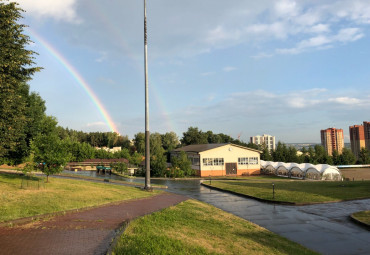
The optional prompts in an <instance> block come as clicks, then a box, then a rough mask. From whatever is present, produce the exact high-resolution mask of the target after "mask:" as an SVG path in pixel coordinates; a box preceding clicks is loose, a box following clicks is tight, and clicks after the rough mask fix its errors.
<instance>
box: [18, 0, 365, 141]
mask: <svg viewBox="0 0 370 255" xmlns="http://www.w3.org/2000/svg"><path fill="white" fill-rule="evenodd" d="M147 1H148V3H147V15H148V44H149V46H148V59H149V64H148V68H149V88H150V95H149V104H150V131H151V132H159V133H165V132H169V131H175V132H176V133H177V134H178V135H179V136H180V137H181V136H182V133H183V132H185V131H186V130H187V128H188V127H189V126H196V127H199V128H200V129H201V130H203V131H207V130H212V131H213V132H215V133H221V132H222V133H225V134H228V135H230V136H232V137H234V138H237V137H238V135H239V134H241V136H240V138H241V140H244V141H249V137H250V136H254V135H258V134H260V135H261V134H265V133H267V134H271V135H275V136H276V139H277V140H280V141H282V142H286V143H294V142H320V129H326V128H329V127H336V128H342V129H343V130H344V134H345V140H346V141H348V140H349V136H348V127H349V126H350V125H354V124H361V123H362V121H365V120H366V121H369V117H370V115H369V109H370V93H369V92H370V72H369V66H370V40H369V35H370V1H369V0H348V1H347V0H342V1H340V0H337V1H332V0H320V1H318V0H311V1H304V0H303V1H292V0H281V1H272V0H271V1H267V0H261V1H245V0H232V1H221V0H220V1H215V0H202V1H199V0H186V1H178V0H147ZM19 2H20V4H21V7H22V8H23V9H25V10H26V13H24V20H23V21H22V22H24V23H25V24H27V25H28V26H29V27H30V29H31V31H29V32H28V33H29V34H30V36H31V39H32V40H33V41H34V42H35V43H34V44H32V45H30V48H31V49H32V50H34V51H36V52H38V53H39V55H38V56H37V57H36V62H37V64H38V65H39V66H42V67H43V68H44V69H43V70H42V71H41V72H40V73H38V74H36V75H35V76H34V79H33V80H32V81H31V82H30V86H31V89H32V90H33V91H37V92H38V93H39V94H40V95H41V96H42V97H43V99H44V100H45V101H46V106H47V113H48V114H50V115H53V116H55V117H56V118H57V119H58V121H59V124H60V125H61V126H64V127H69V128H72V129H76V130H84V131H109V126H108V124H107V122H106V121H105V119H104V118H103V116H102V114H101V113H100V112H99V109H98V108H97V107H96V106H95V105H94V103H93V102H92V100H91V98H90V97H89V96H88V95H87V93H86V91H85V90H84V89H82V87H81V86H80V85H79V84H78V83H77V81H76V80H75V79H74V78H73V76H72V75H71V74H70V73H69V72H68V71H67V70H66V69H65V68H64V66H63V65H62V64H61V63H60V62H59V61H58V60H57V59H56V58H55V57H54V56H53V55H52V54H50V52H49V51H48V50H47V49H46V47H45V46H43V45H42V43H40V41H38V40H37V38H36V37H35V36H34V35H39V36H40V37H41V38H42V39H43V40H45V41H47V42H48V43H49V44H50V45H52V47H53V48H54V49H56V50H57V51H58V52H59V53H60V54H61V55H63V56H64V58H65V59H66V60H67V61H68V62H69V63H70V64H71V65H72V66H73V67H74V68H75V69H76V70H77V72H78V73H79V74H80V75H81V76H82V77H83V78H84V80H86V82H87V83H88V86H89V87H90V88H91V89H92V90H93V91H94V93H95V94H96V95H97V97H98V98H99V100H100V101H101V103H102V105H104V107H105V109H106V110H107V112H108V113H109V115H110V117H111V119H112V120H113V121H114V123H115V125H116V126H117V128H118V130H119V132H120V133H121V134H123V135H128V136H129V137H131V138H132V137H133V135H134V134H136V133H138V132H143V131H144V75H143V74H144V61H143V59H144V53H143V1H141V0H110V1H98V0H53V1H49V0H33V1H29V0H20V1H19ZM32 31H33V32H32Z"/></svg>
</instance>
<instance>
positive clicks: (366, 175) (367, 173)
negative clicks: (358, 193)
mask: <svg viewBox="0 0 370 255" xmlns="http://www.w3.org/2000/svg"><path fill="white" fill-rule="evenodd" d="M340 172H341V173H342V175H343V178H348V179H349V180H350V181H352V180H355V181H362V180H370V167H367V168H346V169H340Z"/></svg>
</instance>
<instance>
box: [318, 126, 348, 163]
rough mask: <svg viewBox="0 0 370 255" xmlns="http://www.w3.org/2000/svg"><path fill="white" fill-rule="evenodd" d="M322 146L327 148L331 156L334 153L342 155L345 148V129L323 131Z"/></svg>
mask: <svg viewBox="0 0 370 255" xmlns="http://www.w3.org/2000/svg"><path fill="white" fill-rule="evenodd" d="M320 133H321V145H322V146H323V147H324V148H325V150H326V152H327V153H328V155H329V156H332V155H333V151H337V152H338V153H339V154H342V150H343V148H344V140H343V129H337V128H327V129H324V130H321V132H320Z"/></svg>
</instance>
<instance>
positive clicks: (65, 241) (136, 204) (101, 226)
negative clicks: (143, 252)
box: [0, 193, 188, 255]
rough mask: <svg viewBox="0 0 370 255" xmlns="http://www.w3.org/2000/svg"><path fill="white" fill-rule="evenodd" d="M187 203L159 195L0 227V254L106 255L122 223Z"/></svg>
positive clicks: (176, 197)
mask: <svg viewBox="0 0 370 255" xmlns="http://www.w3.org/2000/svg"><path fill="white" fill-rule="evenodd" d="M187 199H188V198H187V197H185V196H182V195H176V194H171V193H162V194H160V195H157V196H154V197H150V198H144V199H138V200H134V201H126V202H122V203H119V204H114V205H107V206H103V207H99V208H94V209H90V210H86V211H82V212H74V213H67V214H66V215H61V216H56V217H54V218H52V219H50V220H42V221H38V222H36V223H30V224H27V225H21V226H16V227H13V228H6V227H2V228H0V254H27V255H33V254H106V252H107V251H108V249H109V246H110V243H111V242H112V240H113V238H114V237H115V235H116V231H117V230H118V229H119V228H120V227H121V226H122V225H123V223H124V222H127V221H129V220H132V219H134V218H136V217H140V216H144V215H146V214H150V213H152V212H155V211H159V210H161V209H164V208H166V207H169V206H172V205H175V204H178V203H180V202H182V201H185V200H187Z"/></svg>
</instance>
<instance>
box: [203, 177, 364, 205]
mask: <svg viewBox="0 0 370 255" xmlns="http://www.w3.org/2000/svg"><path fill="white" fill-rule="evenodd" d="M209 183H210V182H209V180H206V181H204V184H208V185H209ZM272 183H274V186H275V199H273V194H272ZM212 186H214V187H217V188H220V189H223V190H228V191H232V192H236V193H239V194H244V195H248V196H252V197H256V198H260V199H265V200H270V201H281V202H290V203H295V204H306V203H323V202H334V201H344V200H352V199H361V198H370V188H369V187H370V181H354V182H353V181H345V182H332V181H305V180H291V179H289V180H287V179H285V178H284V179H282V178H274V177H272V178H270V177H249V178H248V179H244V180H240V181H239V180H236V181H232V180H230V181H221V180H219V181H215V180H212Z"/></svg>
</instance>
